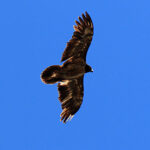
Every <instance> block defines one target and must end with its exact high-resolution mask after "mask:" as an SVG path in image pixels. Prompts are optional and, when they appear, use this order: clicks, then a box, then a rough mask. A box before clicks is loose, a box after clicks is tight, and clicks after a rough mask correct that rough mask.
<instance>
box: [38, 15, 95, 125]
mask: <svg viewBox="0 0 150 150" xmlns="http://www.w3.org/2000/svg"><path fill="white" fill-rule="evenodd" d="M78 19H79V21H75V22H76V26H73V27H74V30H75V31H74V33H73V36H72V38H71V40H70V41H69V42H67V46H66V48H65V50H64V52H63V55H62V58H61V62H63V61H65V62H64V63H63V64H62V65H53V66H49V67H47V68H46V69H45V70H44V71H43V72H42V73H41V80H42V81H43V82H44V83H46V84H54V83H58V91H59V101H60V102H61V107H62V113H61V115H60V117H61V121H63V122H64V123H66V122H67V121H68V119H71V118H72V117H73V116H74V114H75V113H76V112H77V111H78V110H79V108H80V106H81V104H82V101H83V92H84V91H83V77H84V74H85V73H87V72H93V70H92V68H91V67H90V66H89V65H88V64H86V54H87V51H88V48H89V46H90V44H91V41H92V37H93V23H92V20H91V17H90V16H89V14H88V13H87V12H85V14H82V17H78Z"/></svg>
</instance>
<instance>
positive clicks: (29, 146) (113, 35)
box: [0, 0, 150, 150]
mask: <svg viewBox="0 0 150 150" xmlns="http://www.w3.org/2000/svg"><path fill="white" fill-rule="evenodd" d="M85 11H87V12H88V13H89V14H90V16H91V18H92V20H93V23H94V37H93V41H92V44H91V46H90V49H89V51H88V55H87V63H88V64H90V65H91V66H92V68H93V69H94V73H88V74H86V75H85V78H84V99H83V104H82V107H81V109H80V110H79V111H78V113H77V114H76V115H75V116H74V118H73V119H72V121H71V122H68V123H67V124H63V123H62V122H60V121H59V120H60V116H59V115H60V113H61V106H60V103H59V101H58V98H57V97H58V92H57V85H45V84H43V83H42V82H41V80H40V74H41V72H42V71H43V70H44V69H45V68H46V67H48V66H50V65H54V64H60V59H61V55H62V52H63V51H64V48H65V46H66V42H67V41H69V39H70V38H71V36H72V33H73V25H74V24H75V22H74V21H75V20H76V19H77V18H78V16H80V15H81V14H82V13H83V12H85ZM0 68H1V73H0V150H93V149H95V150H150V1H149V0H76V1H71V0H59V1H57V0H56V1H55V0H53V1H52V0H5V1H1V2H0Z"/></svg>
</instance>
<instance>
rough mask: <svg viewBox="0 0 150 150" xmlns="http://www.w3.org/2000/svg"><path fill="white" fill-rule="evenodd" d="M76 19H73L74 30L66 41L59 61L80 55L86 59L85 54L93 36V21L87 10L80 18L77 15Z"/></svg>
mask: <svg viewBox="0 0 150 150" xmlns="http://www.w3.org/2000/svg"><path fill="white" fill-rule="evenodd" d="M78 19H79V21H75V22H76V26H74V30H75V31H74V33H73V36H72V38H71V40H70V41H69V42H68V43H67V46H66V48H65V50H64V52H63V55H62V58H61V61H65V60H66V59H68V58H70V57H76V56H77V57H79V56H81V58H83V59H84V60H85V61H86V54H87V51H88V48H89V46H90V44H91V41H92V37H93V23H92V19H91V17H90V16H89V14H88V13H87V12H85V15H84V14H82V18H81V17H79V18H78Z"/></svg>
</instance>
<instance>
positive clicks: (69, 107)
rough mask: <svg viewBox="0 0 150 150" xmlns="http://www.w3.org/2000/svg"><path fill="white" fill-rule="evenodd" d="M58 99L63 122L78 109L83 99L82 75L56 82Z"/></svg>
mask: <svg viewBox="0 0 150 150" xmlns="http://www.w3.org/2000/svg"><path fill="white" fill-rule="evenodd" d="M58 91H59V100H60V102H61V107H62V109H63V111H62V113H61V115H60V116H61V121H62V120H63V122H64V123H66V121H67V120H68V119H69V118H72V117H73V115H74V114H75V113H76V112H77V111H78V110H79V108H80V106H81V104H82V100H83V76H81V77H79V78H77V79H73V80H64V81H62V82H60V83H58Z"/></svg>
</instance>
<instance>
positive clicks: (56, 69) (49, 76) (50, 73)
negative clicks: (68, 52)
mask: <svg viewBox="0 0 150 150" xmlns="http://www.w3.org/2000/svg"><path fill="white" fill-rule="evenodd" d="M60 71H61V67H60V66H59V65H53V66H49V67H47V68H46V69H45V70H44V71H43V72H42V73H41V80H42V81H43V82H44V83H46V84H54V83H56V82H58V81H61V78H60V77H59V76H60V75H59V73H60Z"/></svg>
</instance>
